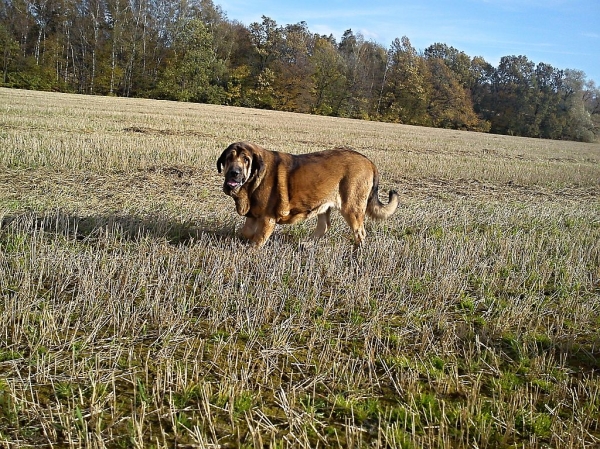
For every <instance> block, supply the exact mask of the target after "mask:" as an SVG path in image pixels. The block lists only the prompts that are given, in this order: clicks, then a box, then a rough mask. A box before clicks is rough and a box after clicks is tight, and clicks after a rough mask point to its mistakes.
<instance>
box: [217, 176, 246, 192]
mask: <svg viewBox="0 0 600 449" xmlns="http://www.w3.org/2000/svg"><path fill="white" fill-rule="evenodd" d="M245 182H246V179H245V178H244V176H243V175H242V172H241V171H238V170H230V171H229V172H227V176H226V177H225V184H223V190H224V191H225V193H227V194H229V193H231V192H237V191H238V190H239V189H240V187H242V186H243V185H244V183H245Z"/></svg>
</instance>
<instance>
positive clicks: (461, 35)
mask: <svg viewBox="0 0 600 449" xmlns="http://www.w3.org/2000/svg"><path fill="white" fill-rule="evenodd" d="M214 3H215V5H219V6H221V8H222V9H223V11H224V12H225V13H226V15H227V18H228V19H229V20H237V21H239V22H241V23H243V24H244V25H250V24H251V23H252V22H261V20H262V19H261V16H263V15H265V16H268V17H270V18H271V19H273V20H275V21H276V22H277V24H278V25H288V24H294V23H298V22H302V21H304V22H306V23H307V25H308V29H309V30H310V31H311V32H313V33H318V34H326V35H329V34H333V35H334V36H335V37H336V39H338V41H339V38H340V37H341V36H342V34H343V33H344V31H345V30H347V29H349V28H351V29H352V31H353V32H354V33H355V34H357V33H361V34H362V35H363V36H364V37H365V39H366V40H372V41H375V42H377V43H379V44H381V45H383V46H384V47H386V48H388V47H389V46H390V44H391V43H392V41H393V40H394V39H395V38H401V37H402V36H407V37H408V38H409V39H410V41H411V43H412V45H413V47H415V48H416V49H417V50H424V49H425V48H427V47H428V46H429V45H431V44H434V43H436V42H440V43H444V44H447V45H449V46H453V47H455V48H457V49H458V50H461V51H464V52H465V53H466V54H467V55H469V56H471V57H473V56H483V57H484V58H485V59H486V61H488V62H489V63H490V64H493V65H494V66H497V65H498V62H499V61H500V58H501V57H502V56H509V55H525V56H527V57H528V58H529V59H530V60H531V61H533V62H535V63H539V62H545V63H547V64H551V65H552V66H554V67H556V68H559V69H577V70H583V71H584V72H585V73H586V76H587V79H588V80H589V79H593V80H594V81H596V85H599V86H600V1H599V0H462V1H461V0H455V1H446V0H431V1H423V2H417V1H404V0H362V1H358V0H346V1H344V0H304V1H293V2H291V1H284V0H281V1H277V0H253V1H252V2H249V1H248V0H214Z"/></svg>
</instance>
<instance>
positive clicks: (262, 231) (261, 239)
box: [252, 217, 275, 247]
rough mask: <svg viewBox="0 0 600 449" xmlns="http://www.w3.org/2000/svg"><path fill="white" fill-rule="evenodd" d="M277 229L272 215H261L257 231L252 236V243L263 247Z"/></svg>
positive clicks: (257, 223) (257, 220) (257, 221)
mask: <svg viewBox="0 0 600 449" xmlns="http://www.w3.org/2000/svg"><path fill="white" fill-rule="evenodd" d="M274 230H275V219H274V218H272V217H261V218H258V219H256V232H255V233H254V237H252V243H253V244H254V245H255V246H256V247H261V246H263V245H264V244H265V242H266V241H267V240H268V239H269V237H271V234H272V233H273V231H274Z"/></svg>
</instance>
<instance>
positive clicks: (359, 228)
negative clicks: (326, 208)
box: [342, 211, 367, 246]
mask: <svg viewBox="0 0 600 449" xmlns="http://www.w3.org/2000/svg"><path fill="white" fill-rule="evenodd" d="M342 216H343V217H344V219H345V220H346V223H348V226H350V229H352V236H353V237H354V245H355V246H359V245H360V244H361V243H362V241H363V240H364V239H365V237H366V236H367V231H365V225H364V221H365V216H364V215H362V214H358V213H353V212H348V211H342Z"/></svg>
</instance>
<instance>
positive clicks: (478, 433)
mask: <svg viewBox="0 0 600 449" xmlns="http://www.w3.org/2000/svg"><path fill="white" fill-rule="evenodd" d="M237 140H250V141H253V142H255V143H258V144H260V145H262V146H264V147H266V148H269V149H276V150H281V151H289V152H294V153H301V152H309V151H315V150H322V149H327V148H331V147H334V146H338V145H349V146H351V147H353V148H355V149H357V150H358V151H361V152H362V153H364V154H365V155H367V156H368V157H370V158H371V159H372V160H373V161H374V162H375V164H376V165H377V166H378V168H379V170H380V173H381V182H382V192H381V197H382V200H384V201H385V199H386V198H387V191H388V190H389V189H391V188H394V189H396V190H398V192H399V194H400V197H401V206H400V207H399V209H398V211H397V213H396V214H395V215H394V216H393V217H392V218H391V219H389V220H387V221H382V222H376V221H368V222H367V240H366V242H365V243H364V244H363V246H362V247H361V248H359V249H358V250H357V251H352V243H351V240H350V233H349V229H348V227H347V225H346V224H345V223H344V221H343V219H342V218H341V217H340V215H339V214H337V213H334V214H333V226H332V229H331V230H330V232H329V233H328V234H327V235H325V237H324V238H323V239H321V240H320V241H319V242H318V244H316V245H312V246H309V247H306V248H305V247H304V246H302V247H301V246H300V245H299V243H300V242H302V241H303V240H304V239H305V238H306V237H307V236H308V235H309V234H310V232H311V231H312V229H313V227H314V226H315V221H314V220H313V221H308V222H305V223H302V224H297V225H292V226H287V227H278V228H277V229H276V232H275V234H274V235H273V236H272V237H271V239H270V240H269V242H268V243H267V244H266V245H265V246H264V247H263V248H261V249H253V248H251V247H249V246H248V245H247V244H246V243H245V242H244V241H242V240H241V239H240V238H239V237H238V236H237V234H236V232H237V231H238V230H239V228H240V227H241V225H242V223H243V221H242V218H241V217H239V216H237V215H236V213H235V207H234V203H233V200H232V199H231V198H229V197H227V196H225V195H224V194H223V192H222V191H221V185H222V182H223V181H222V178H221V176H220V175H219V174H218V173H217V170H216V159H217V157H218V156H219V154H220V153H221V151H222V150H223V149H224V148H225V147H226V146H227V145H228V144H229V143H231V142H234V141H237ZM599 328H600V145H598V144H580V143H573V142H559V141H546V140H533V139H523V138H513V137H507V136H497V135H489V134H478V133H469V132H459V131H449V130H439V129H429V128H417V127H409V126H403V125H395V124H385V123H372V122H364V121H356V120H348V119H334V118H327V117H317V116H310V115H296V114H287V113H280V112H272V111H264V110H253V109H240V108H233V107H220V106H219V107H217V106H209V105H200V104H188V103H171V102H161V101H151V100H134V99H123V98H102V97H89V96H76V95H65V94H52V93H40V92H28V91H17V90H7V89H0V446H1V447H7V448H12V447H20V448H21V447H54V448H61V447H72V448H77V447H91V448H104V447H110V448H119V447H123V448H125V447H138V448H141V447H144V448H170V447H180V448H185V447H201V448H217V447H241V448H252V447H270V448H292V447H294V448H316V447H323V448H324V447H353V448H362V447H364V448H367V447H369V448H383V447H390V448H422V447H435V448H442V447H444V448H446V447H456V448H460V447H464V448H472V447H479V448H484V447H488V448H508V447H515V448H516V447H519V448H520V447H540V448H542V447H554V448H585V447H589V448H591V447H599V445H600V333H599V331H598V329H599Z"/></svg>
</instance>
